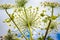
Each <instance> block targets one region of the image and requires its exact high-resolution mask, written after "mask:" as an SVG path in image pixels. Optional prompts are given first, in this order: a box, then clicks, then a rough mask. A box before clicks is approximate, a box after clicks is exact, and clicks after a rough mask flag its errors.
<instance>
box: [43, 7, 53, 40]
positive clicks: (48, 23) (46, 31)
mask: <svg viewBox="0 0 60 40" xmlns="http://www.w3.org/2000/svg"><path fill="white" fill-rule="evenodd" d="M51 16H53V7H52V13H51ZM51 21H52V20H51V19H50V20H49V23H48V27H47V29H46V33H45V36H44V40H45V39H46V37H47V35H48V31H49V28H50V24H51Z"/></svg>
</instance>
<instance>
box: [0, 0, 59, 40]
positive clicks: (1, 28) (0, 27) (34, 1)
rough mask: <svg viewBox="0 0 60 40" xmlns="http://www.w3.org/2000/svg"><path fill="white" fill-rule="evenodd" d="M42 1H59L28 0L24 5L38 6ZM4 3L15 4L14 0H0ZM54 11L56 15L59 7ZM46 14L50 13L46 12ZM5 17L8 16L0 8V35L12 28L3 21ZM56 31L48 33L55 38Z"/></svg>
mask: <svg viewBox="0 0 60 40" xmlns="http://www.w3.org/2000/svg"><path fill="white" fill-rule="evenodd" d="M43 1H53V2H59V3H60V0H29V1H28V3H27V4H26V5H25V6H26V7H28V6H33V7H36V6H40V2H43ZM5 3H8V4H15V0H0V4H5ZM41 9H42V8H41ZM12 12H13V10H11V9H10V10H9V13H12ZM54 13H55V15H57V14H58V13H60V9H59V8H55V10H54ZM48 15H50V14H48ZM6 18H8V16H7V15H6V13H5V11H4V10H0V36H1V35H5V34H6V33H7V30H8V29H11V30H14V28H12V27H8V26H7V24H6V23H3V21H4V19H6ZM57 21H58V22H60V18H58V20H57ZM59 28H60V27H59ZM57 33H58V34H60V31H58V32H57ZM57 33H56V34H54V33H53V32H52V34H50V35H52V37H54V38H55V40H57Z"/></svg>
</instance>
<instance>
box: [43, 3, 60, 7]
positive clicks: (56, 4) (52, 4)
mask: <svg viewBox="0 0 60 40" xmlns="http://www.w3.org/2000/svg"><path fill="white" fill-rule="evenodd" d="M42 4H43V5H44V6H49V7H53V8H54V7H59V6H60V4H59V3H58V2H44V3H42Z"/></svg>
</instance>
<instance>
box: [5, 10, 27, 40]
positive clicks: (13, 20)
mask: <svg viewBox="0 0 60 40" xmlns="http://www.w3.org/2000/svg"><path fill="white" fill-rule="evenodd" d="M5 12H6V13H7V15H8V16H9V17H10V19H11V20H12V18H11V16H10V15H9V14H8V12H7V9H5ZM12 22H13V23H14V25H15V26H16V27H17V29H18V30H19V32H20V33H21V34H22V35H23V37H24V38H25V39H26V40H28V39H27V38H26V37H25V35H24V34H23V33H22V32H21V30H20V29H19V28H18V26H17V24H16V23H15V22H14V20H12Z"/></svg>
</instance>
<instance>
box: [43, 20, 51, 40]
mask: <svg viewBox="0 0 60 40" xmlns="http://www.w3.org/2000/svg"><path fill="white" fill-rule="evenodd" d="M50 24H51V20H50V21H49V24H48V27H47V29H46V33H45V36H44V40H45V39H46V36H47V34H48V31H49V27H50Z"/></svg>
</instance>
